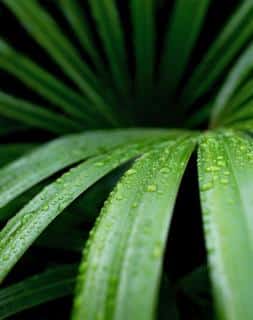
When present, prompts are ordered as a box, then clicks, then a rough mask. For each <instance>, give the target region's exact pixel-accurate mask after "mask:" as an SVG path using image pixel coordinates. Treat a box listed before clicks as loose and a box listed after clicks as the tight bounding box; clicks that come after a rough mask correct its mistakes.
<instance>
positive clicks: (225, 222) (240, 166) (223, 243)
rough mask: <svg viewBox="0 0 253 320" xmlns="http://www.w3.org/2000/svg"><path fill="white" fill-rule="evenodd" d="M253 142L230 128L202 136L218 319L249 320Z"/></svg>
mask: <svg viewBox="0 0 253 320" xmlns="http://www.w3.org/2000/svg"><path fill="white" fill-rule="evenodd" d="M252 163H253V142H252V140H251V139H250V138H247V137H245V136H243V135H241V134H239V133H238V134H236V133H233V132H230V131H227V132H223V133H208V134H206V135H204V136H203V138H202V141H201V143H200V149H199V155H198V170H199V183H200V194H201V204H202V211H203V223H204V230H205V238H206V246H207V251H208V260H209V266H210V269H211V280H212V284H213V293H214V299H215V304H216V309H217V313H218V316H219V319H224V320H225V319H226V320H231V319H244V320H251V319H253V306H252V301H253V292H252V287H253V281H252V270H253V223H252V222H253V221H252V206H253V201H252V199H253V198H252V190H253V166H252Z"/></svg>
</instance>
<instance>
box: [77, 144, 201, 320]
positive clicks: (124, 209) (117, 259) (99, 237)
mask: <svg viewBox="0 0 253 320" xmlns="http://www.w3.org/2000/svg"><path fill="white" fill-rule="evenodd" d="M194 144H195V143H194V139H191V138H189V139H183V138H182V139H179V140H176V141H174V142H166V143H163V144H162V145H156V146H154V147H153V148H152V149H150V150H149V152H148V153H146V154H145V155H144V156H143V157H141V158H140V159H139V160H138V161H137V162H136V163H135V164H134V166H133V167H132V168H131V169H130V170H129V171H127V172H126V175H125V176H124V178H123V179H122V181H121V182H120V183H119V184H118V185H117V186H116V188H115V190H114V191H113V193H112V195H111V196H110V198H109V200H108V201H107V202H106V205H105V207H104V209H103V210H102V213H101V215H102V216H101V218H99V219H98V222H97V224H96V227H95V229H94V230H93V231H92V232H91V236H90V239H89V240H88V244H87V247H86V249H85V251H84V260H83V263H82V265H81V268H80V276H79V280H78V287H77V298H76V302H75V308H74V314H73V319H75V320H79V319H95V318H100V319H110V320H112V319H121V320H123V319H140V320H141V319H145V320H147V319H153V315H154V310H155V302H156V295H157V290H158V282H159V277H160V274H161V266H162V257H163V252H164V247H165V244H166V238H167V233H168V228H169V222H170V220H171V215H172V209H173V206H174V202H175V197H176V194H177V190H178V187H179V184H180V180H181V178H182V175H183V173H184V170H185V166H186V164H187V161H188V159H189V157H190V155H191V153H192V151H193V148H194ZM147 279H148V281H147Z"/></svg>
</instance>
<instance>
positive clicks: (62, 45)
mask: <svg viewBox="0 0 253 320" xmlns="http://www.w3.org/2000/svg"><path fill="white" fill-rule="evenodd" d="M4 3H5V4H6V5H7V6H8V7H9V8H10V9H11V10H12V11H13V13H14V14H15V15H16V16H17V17H18V18H19V20H20V21H21V23H22V25H23V26H24V27H25V28H26V29H27V31H28V32H30V33H31V34H32V36H33V38H34V39H35V40H36V41H37V42H38V43H39V45H41V46H42V47H43V48H44V49H45V50H46V51H47V52H48V53H49V54H50V56H51V57H52V58H53V59H54V61H55V62H56V63H57V64H59V65H60V67H61V68H62V69H63V70H64V71H65V73H66V74H67V75H68V76H69V77H70V78H71V79H72V80H73V81H74V83H75V84H76V85H77V86H78V87H79V88H80V90H81V91H82V92H83V93H84V94H85V95H86V96H87V97H88V99H89V100H90V101H91V103H92V107H93V108H96V110H97V111H98V112H99V113H101V115H103V116H104V117H105V118H106V119H107V120H108V121H110V122H111V123H113V124H115V123H116V122H115V121H116V120H115V119H114V115H113V114H112V112H111V107H110V105H108V104H106V103H105V101H104V99H103V98H101V94H102V91H103V90H102V88H101V86H100V84H99V83H98V80H97V78H96V77H95V75H94V74H93V72H92V71H91V70H90V69H89V67H88V66H87V65H86V64H85V63H84V61H83V60H82V59H81V58H80V56H79V53H78V52H77V51H76V49H75V48H74V47H73V46H72V44H71V43H70V42H69V41H68V39H67V38H66V37H65V36H64V35H63V33H62V32H61V31H60V29H59V27H58V26H57V24H56V23H55V22H54V20H53V19H52V18H51V17H50V15H49V14H48V13H47V12H46V11H45V10H44V9H43V8H42V7H41V6H40V5H39V3H38V2H37V1H36V0H29V1H28V2H26V1H25V2H20V1H18V0H4Z"/></svg>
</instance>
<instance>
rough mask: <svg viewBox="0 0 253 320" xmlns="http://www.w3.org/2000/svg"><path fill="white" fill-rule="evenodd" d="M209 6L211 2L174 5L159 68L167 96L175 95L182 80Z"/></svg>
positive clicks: (199, 0)
mask: <svg viewBox="0 0 253 320" xmlns="http://www.w3.org/2000/svg"><path fill="white" fill-rule="evenodd" d="M209 3H210V0H176V1H175V5H174V8H173V11H172V16H171V18H170V19H171V20H170V23H169V25H168V30H167V34H166V36H165V44H164V52H163V54H162V60H161V64H160V86H161V88H162V89H163V90H164V91H165V93H166V94H168V96H171V95H172V94H174V93H175V90H176V89H177V87H178V85H179V82H180V80H181V79H182V76H183V74H184V72H185V69H186V66H187V63H188V60H189V58H190V54H191V52H192V50H193V48H194V45H195V43H196V40H197V39H198V36H199V34H200V31H201V27H202V24H203V21H204V18H205V15H206V13H207V9H208V6H209ZM193 17H194V18H193ZM189 26H190V27H189Z"/></svg>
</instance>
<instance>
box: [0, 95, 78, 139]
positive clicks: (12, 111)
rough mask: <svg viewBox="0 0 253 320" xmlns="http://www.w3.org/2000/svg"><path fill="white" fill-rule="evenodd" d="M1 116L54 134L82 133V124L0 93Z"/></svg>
mask: <svg viewBox="0 0 253 320" xmlns="http://www.w3.org/2000/svg"><path fill="white" fill-rule="evenodd" d="M0 114H1V115H4V116H5V117H7V118H10V119H13V120H16V121H20V122H22V123H25V124H28V125H29V126H31V127H37V128H41V129H44V130H47V131H51V132H54V133H58V134H59V133H65V134H66V133H71V132H76V131H81V129H82V126H81V124H77V123H76V122H74V121H72V120H70V119H68V118H67V117H64V116H61V115H60V114H57V113H55V112H53V111H50V110H48V109H47V108H45V107H42V106H38V105H36V104H34V103H31V102H27V101H25V100H22V99H19V98H15V97H13V96H10V95H9V94H6V93H4V92H2V91H0Z"/></svg>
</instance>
